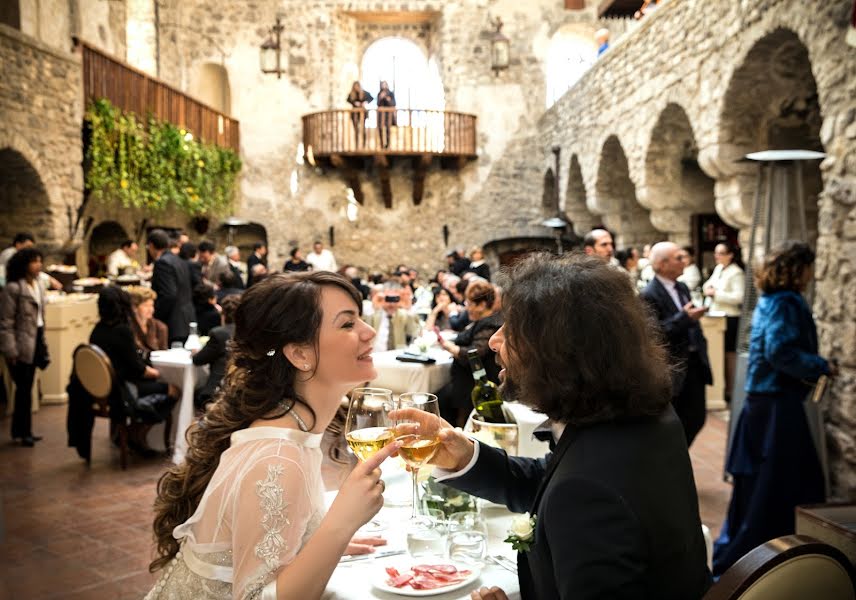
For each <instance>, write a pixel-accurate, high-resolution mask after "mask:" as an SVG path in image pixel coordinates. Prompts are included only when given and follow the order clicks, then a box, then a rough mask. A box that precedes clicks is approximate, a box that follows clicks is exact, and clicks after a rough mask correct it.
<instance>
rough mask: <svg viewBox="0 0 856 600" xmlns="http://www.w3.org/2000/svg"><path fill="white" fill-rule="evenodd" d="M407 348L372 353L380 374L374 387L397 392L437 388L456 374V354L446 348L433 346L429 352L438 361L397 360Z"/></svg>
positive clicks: (374, 382) (434, 389)
mask: <svg viewBox="0 0 856 600" xmlns="http://www.w3.org/2000/svg"><path fill="white" fill-rule="evenodd" d="M403 352H404V350H388V351H386V352H374V353H372V360H373V361H374V366H375V369H377V377H376V378H375V379H374V381H372V382H371V386H372V387H379V388H386V389H389V390H392V391H393V392H394V393H396V394H402V393H404V392H436V391H437V390H439V389H440V388H441V387H443V386H444V385H446V384H447V383H449V381H450V380H451V378H452V374H451V368H452V356H451V355H450V354H449V353H448V352H446V351H445V350H441V349H439V348H436V349H435V348H431V349H429V350H428V356H430V357H431V358H433V359H434V360H435V361H437V362H435V363H434V364H430V365H424V364H421V363H412V362H402V361H400V360H396V358H395V357H396V356H399V355H401V354H402V353H403Z"/></svg>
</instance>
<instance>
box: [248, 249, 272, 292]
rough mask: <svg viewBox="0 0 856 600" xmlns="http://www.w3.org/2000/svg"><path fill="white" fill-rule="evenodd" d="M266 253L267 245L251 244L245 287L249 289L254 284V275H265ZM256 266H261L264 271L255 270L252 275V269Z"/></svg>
mask: <svg viewBox="0 0 856 600" xmlns="http://www.w3.org/2000/svg"><path fill="white" fill-rule="evenodd" d="M267 252H268V250H267V244H265V243H264V242H256V243H254V244H253V253H252V254H250V257H249V258H248V259H247V287H250V286H251V285H253V284H254V283H255V282H256V280H255V275H258V274H267ZM256 265H261V266H263V267H264V269H263V270H257V271H256V273H253V267H255V266H256Z"/></svg>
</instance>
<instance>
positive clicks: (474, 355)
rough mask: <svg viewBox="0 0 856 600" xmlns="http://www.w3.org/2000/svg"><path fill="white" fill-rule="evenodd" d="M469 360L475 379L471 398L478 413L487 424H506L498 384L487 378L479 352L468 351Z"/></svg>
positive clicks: (471, 349)
mask: <svg viewBox="0 0 856 600" xmlns="http://www.w3.org/2000/svg"><path fill="white" fill-rule="evenodd" d="M467 358H468V359H469V361H470V368H471V369H472V370H473V379H475V384H474V385H473V392H472V394H471V398H472V401H473V406H474V407H475V409H476V412H477V413H478V414H479V415H480V416H481V418H482V419H484V420H485V421H486V422H487V423H505V422H506V420H505V414H504V413H503V412H502V397H501V396H500V395H499V390H498V389H497V387H496V384H495V383H494V382H492V381H491V380H489V379H488V378H487V373H486V372H485V369H484V365H483V364H482V360H481V357H480V356H479V351H478V350H476V349H475V348H470V349H469V350H467Z"/></svg>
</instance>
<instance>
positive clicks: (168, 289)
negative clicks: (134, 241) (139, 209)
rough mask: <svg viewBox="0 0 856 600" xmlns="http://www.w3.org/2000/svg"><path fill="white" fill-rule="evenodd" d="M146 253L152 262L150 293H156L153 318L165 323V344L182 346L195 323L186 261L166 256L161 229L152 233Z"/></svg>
mask: <svg viewBox="0 0 856 600" xmlns="http://www.w3.org/2000/svg"><path fill="white" fill-rule="evenodd" d="M146 249H147V250H148V252H149V256H151V257H152V260H154V265H155V266H154V270H153V272H152V289H153V290H154V291H155V292H156V293H157V295H158V297H157V300H155V318H156V319H159V320H161V321H163V322H164V323H166V326H167V328H168V329H169V341H170V344H172V343H173V342H182V343H183V342H184V341H185V340H187V336H188V334H189V333H190V323H191V322H192V321H194V320H195V319H196V316H195V313H194V310H193V288H192V287H191V285H190V267H188V266H187V261H185V260H183V259H181V258H179V256H178V255H176V254H173V253H172V252H169V251H168V250H169V237H168V236H167V234H166V232H165V231H163V230H162V229H153V230H152V232H151V233H149V237H148V239H147V240H146Z"/></svg>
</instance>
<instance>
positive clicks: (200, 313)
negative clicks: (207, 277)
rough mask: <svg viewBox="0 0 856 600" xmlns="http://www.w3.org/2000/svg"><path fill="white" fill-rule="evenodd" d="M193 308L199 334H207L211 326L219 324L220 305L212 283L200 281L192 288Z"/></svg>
mask: <svg viewBox="0 0 856 600" xmlns="http://www.w3.org/2000/svg"><path fill="white" fill-rule="evenodd" d="M193 309H194V310H195V311H196V327H197V331H198V332H199V335H208V332H209V331H211V329H212V328H214V327H218V326H219V325H220V305H219V304H217V293H216V292H215V291H214V286H213V285H209V284H207V283H200V284H199V285H197V286H196V287H195V288H193Z"/></svg>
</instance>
